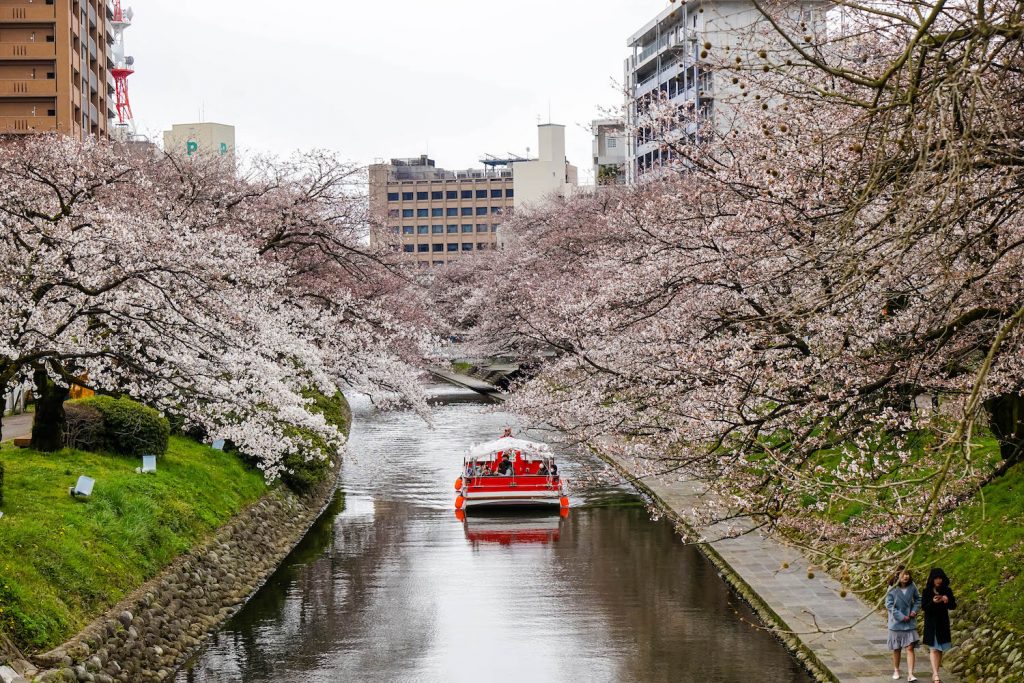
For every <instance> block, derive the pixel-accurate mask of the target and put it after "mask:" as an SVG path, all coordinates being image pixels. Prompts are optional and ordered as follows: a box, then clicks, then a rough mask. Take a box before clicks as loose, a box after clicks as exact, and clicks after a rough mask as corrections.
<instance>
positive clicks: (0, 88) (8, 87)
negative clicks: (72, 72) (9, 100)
mask: <svg viewBox="0 0 1024 683" xmlns="http://www.w3.org/2000/svg"><path fill="white" fill-rule="evenodd" d="M56 96H57V81H56V80H55V79H52V78H50V79H44V78H40V79H27V80H16V79H6V78H0V97H56Z"/></svg>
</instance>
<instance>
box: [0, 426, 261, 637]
mask: <svg viewBox="0 0 1024 683" xmlns="http://www.w3.org/2000/svg"><path fill="white" fill-rule="evenodd" d="M0 462H2V463H3V465H4V467H5V468H6V485H5V487H4V505H3V512H4V517H3V519H0V630H2V631H3V632H4V633H5V634H6V635H7V636H8V637H9V638H10V639H11V640H12V641H13V642H14V643H15V644H16V645H18V646H19V647H20V648H22V649H23V650H27V651H41V650H46V649H48V648H50V647H53V646H55V645H57V644H59V643H61V642H63V641H64V640H66V639H67V638H69V637H71V636H72V635H73V634H74V633H76V632H77V631H78V630H80V629H81V628H82V627H84V626H85V625H86V624H87V623H88V622H89V621H90V620H91V619H93V618H95V617H96V616H97V615H99V614H101V613H102V612H103V611H104V610H106V609H108V608H109V607H111V606H112V605H114V604H116V603H117V602H118V600H120V599H121V598H122V597H123V596H124V595H126V594H127V593H129V592H131V591H132V590H134V589H135V588H137V587H138V586H139V585H140V584H142V583H144V582H145V581H147V580H148V579H150V578H152V577H153V576H155V575H156V574H157V573H158V572H159V571H160V570H161V569H162V568H163V567H164V566H166V565H167V564H168V563H169V562H171V561H172V560H173V559H174V558H175V557H177V556H178V555H180V554H181V553H183V552H185V551H187V550H189V549H190V548H192V547H193V546H195V545H196V544H197V543H200V542H202V541H203V540H205V539H206V538H208V537H209V536H210V535H211V534H212V533H213V531H215V530H216V529H217V528H218V527H219V526H221V525H223V524H224V523H225V522H227V521H228V520H230V519H231V518H232V517H233V516H234V515H235V514H237V513H238V512H239V511H240V510H241V509H243V508H244V507H245V506H247V505H248V504H250V503H252V502H253V501H255V500H257V499H258V498H259V497H260V496H261V495H262V494H263V493H264V492H265V491H266V485H265V484H264V481H263V477H262V475H261V474H260V473H259V472H257V471H253V470H250V469H247V468H246V467H245V466H244V465H243V464H242V462H241V461H240V460H239V459H238V458H237V457H236V456H234V455H231V454H226V453H223V452H220V451H214V450H212V449H210V448H209V447H207V446H204V445H200V444H197V443H195V442H192V441H189V440H187V439H184V438H181V437H172V438H171V442H170V448H169V449H168V451H167V454H166V455H165V456H163V457H161V458H160V460H159V463H158V466H157V468H158V471H157V473H156V474H155V475H139V474H136V473H135V467H137V466H138V465H139V464H141V463H140V461H138V460H135V459H128V458H123V457H117V456H112V455H104V454H96V453H85V452H81V451H74V450H64V451H61V452H59V453H55V454H52V455H45V454H41V453H38V452H35V451H31V450H17V449H14V448H12V447H10V446H5V447H4V448H2V449H0ZM81 474H85V475H87V476H91V477H93V478H94V479H96V488H95V490H94V492H93V495H92V497H91V498H89V499H88V500H76V499H73V498H71V496H70V495H68V487H69V486H71V485H72V484H74V483H75V481H76V480H77V479H78V476H79V475H81Z"/></svg>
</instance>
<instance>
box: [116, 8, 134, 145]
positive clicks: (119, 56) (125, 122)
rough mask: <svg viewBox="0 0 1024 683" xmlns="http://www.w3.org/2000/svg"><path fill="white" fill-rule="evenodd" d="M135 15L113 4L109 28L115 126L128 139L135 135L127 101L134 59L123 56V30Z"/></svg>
mask: <svg viewBox="0 0 1024 683" xmlns="http://www.w3.org/2000/svg"><path fill="white" fill-rule="evenodd" d="M133 16H135V13H134V12H132V8H131V7H129V8H128V9H127V10H125V11H124V12H122V11H121V0H115V2H114V20H113V21H112V22H111V24H110V25H111V27H112V28H113V29H114V46H113V57H114V68H113V69H111V71H110V75H111V76H113V77H114V90H115V97H116V98H117V126H118V128H119V129H120V131H121V135H122V137H123V138H125V139H129V138H131V137H132V136H134V135H135V117H133V116H132V103H131V100H129V99H128V77H129V76H131V75H132V74H133V73H135V69H133V68H132V66H134V64H135V58H134V57H129V56H126V55H125V54H124V30H125V29H126V28H128V27H130V26H131V25H132V17H133Z"/></svg>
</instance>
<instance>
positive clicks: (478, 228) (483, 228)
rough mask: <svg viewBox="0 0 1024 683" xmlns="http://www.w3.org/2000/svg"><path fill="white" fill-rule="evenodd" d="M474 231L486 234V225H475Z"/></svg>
mask: <svg viewBox="0 0 1024 683" xmlns="http://www.w3.org/2000/svg"><path fill="white" fill-rule="evenodd" d="M476 231H477V232H487V224H486V223H477V226H476Z"/></svg>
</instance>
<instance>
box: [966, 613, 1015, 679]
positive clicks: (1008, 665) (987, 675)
mask: <svg viewBox="0 0 1024 683" xmlns="http://www.w3.org/2000/svg"><path fill="white" fill-rule="evenodd" d="M953 615H954V619H953V623H952V626H953V644H954V648H953V651H952V652H951V653H950V659H949V666H950V669H952V670H953V671H954V672H956V673H958V674H960V677H961V678H963V680H964V681H967V683H1020V681H1024V637H1022V636H1020V635H1019V634H1016V633H1012V632H1010V631H1007V630H1006V629H1002V628H999V627H998V626H996V625H994V624H990V623H987V622H988V619H987V616H988V612H987V610H986V609H985V606H984V605H980V604H972V605H963V604H961V605H960V606H959V607H958V608H957V609H956V610H954V612H953Z"/></svg>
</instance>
